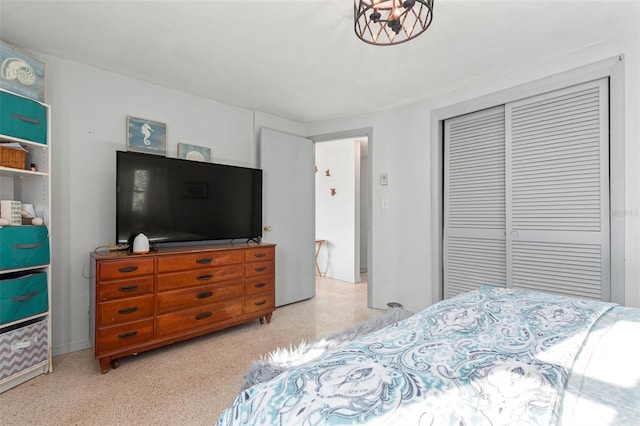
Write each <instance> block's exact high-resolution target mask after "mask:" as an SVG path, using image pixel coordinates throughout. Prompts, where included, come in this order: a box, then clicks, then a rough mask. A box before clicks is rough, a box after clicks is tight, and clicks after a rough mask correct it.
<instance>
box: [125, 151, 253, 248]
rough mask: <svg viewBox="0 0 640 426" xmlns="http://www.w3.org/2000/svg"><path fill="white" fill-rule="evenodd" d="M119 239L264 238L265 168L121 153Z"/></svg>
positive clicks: (181, 240)
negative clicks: (141, 235)
mask: <svg viewBox="0 0 640 426" xmlns="http://www.w3.org/2000/svg"><path fill="white" fill-rule="evenodd" d="M116 164H117V166H116V241H117V242H118V244H122V243H126V242H127V241H128V240H129V238H130V237H131V236H132V235H134V234H137V233H140V232H142V233H144V234H145V235H146V236H147V237H148V238H149V241H150V242H152V243H155V244H159V243H180V242H196V241H219V240H236V239H246V240H251V239H253V240H255V241H260V238H261V236H262V170H260V169H254V168H248V167H238V166H230V165H224V164H214V163H205V162H198V161H189V160H182V159H177V158H167V157H162V156H158V155H153V154H141V153H136V152H122V151H118V152H117V159H116Z"/></svg>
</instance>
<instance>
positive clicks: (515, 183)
mask: <svg viewBox="0 0 640 426" xmlns="http://www.w3.org/2000/svg"><path fill="white" fill-rule="evenodd" d="M608 98H609V95H608V81H607V80H606V79H602V80H597V81H593V82H589V83H584V84H581V85H576V86H573V87H569V88H566V89H562V90H557V91H554V92H550V93H546V94H543V95H538V96H534V97H530V98H527V99H523V100H520V101H516V102H511V103H507V104H505V105H504V107H503V106H500V107H496V108H491V109H487V110H484V111H480V112H476V113H472V114H467V115H465V116H461V117H456V118H453V119H450V120H447V121H446V122H445V162H444V165H445V187H444V190H445V193H444V209H445V210H444V220H445V221H444V232H443V236H444V259H443V260H444V277H445V284H444V290H445V297H452V296H454V295H455V294H458V293H461V292H464V291H469V290H473V289H474V288H477V287H479V286H480V285H482V284H492V285H499V286H503V287H504V286H506V287H508V288H526V289H532V290H541V291H548V292H553V293H560V294H565V295H573V296H578V297H588V298H593V299H600V300H609V299H610V297H611V296H610V284H611V282H610V243H609V238H610V234H609V232H610V231H609V227H610V226H609V215H608V214H607V212H608V206H609V138H608V130H609V122H608V117H609V116H608V113H609V107H608Z"/></svg>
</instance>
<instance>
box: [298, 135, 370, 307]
mask: <svg viewBox="0 0 640 426" xmlns="http://www.w3.org/2000/svg"><path fill="white" fill-rule="evenodd" d="M365 137H366V138H367V201H366V202H367V307H369V308H371V307H373V282H374V279H375V278H374V273H375V272H374V270H375V268H374V263H373V167H372V164H373V127H365V128H361V129H352V130H342V131H338V132H334V133H325V134H320V135H314V136H307V139H311V141H312V142H313V143H314V144H315V143H317V142H326V141H332V140H338V139H355V138H365Z"/></svg>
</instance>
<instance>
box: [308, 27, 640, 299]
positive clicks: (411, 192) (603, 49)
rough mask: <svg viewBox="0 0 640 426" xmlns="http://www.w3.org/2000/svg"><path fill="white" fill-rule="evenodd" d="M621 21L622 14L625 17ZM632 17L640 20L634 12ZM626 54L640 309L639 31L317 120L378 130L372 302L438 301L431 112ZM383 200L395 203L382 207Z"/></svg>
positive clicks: (629, 232)
mask: <svg viewBox="0 0 640 426" xmlns="http://www.w3.org/2000/svg"><path fill="white" fill-rule="evenodd" d="M621 18H622V17H621ZM627 19H637V18H636V17H628V18H627ZM618 54H625V57H626V59H625V86H626V88H625V89H626V90H625V92H626V94H627V96H626V99H625V171H626V177H625V210H624V212H617V214H623V215H624V217H625V234H626V239H625V258H626V263H625V303H626V304H627V305H631V306H640V169H639V168H638V167H637V164H639V163H640V143H639V140H640V134H639V131H638V123H639V121H640V120H638V117H640V111H639V106H638V100H639V95H638V94H639V93H640V65H639V60H640V43H639V41H638V34H637V33H621V34H617V35H616V34H615V29H612V37H611V38H610V39H608V40H604V41H603V42H602V43H600V44H597V45H592V46H586V47H584V48H581V49H577V50H574V51H571V52H562V54H560V53H558V54H556V52H553V46H550V47H549V55H548V59H547V60H544V61H536V62H531V63H526V64H512V68H511V69H510V71H509V72H504V70H502V71H501V72H496V73H495V74H494V75H487V76H485V78H484V79H482V80H478V81H475V82H474V84H473V85H471V86H468V87H467V86H463V87H460V89H459V90H457V91H455V92H452V93H449V94H447V95H444V96H441V97H438V98H436V99H430V100H425V101H423V102H419V103H415V104H413V105H410V106H407V107H404V108H397V109H393V110H389V111H384V112H380V113H376V114H371V115H366V116H360V117H354V118H346V119H342V120H333V121H328V122H321V123H314V124H312V125H310V126H309V127H308V129H307V132H308V134H309V135H315V134H326V133H335V132H340V131H345V130H349V129H357V128H364V127H372V128H373V136H372V141H370V143H371V142H372V143H373V146H374V147H375V149H374V150H373V155H372V156H371V157H370V158H369V167H371V168H372V174H371V175H372V176H374V177H375V176H379V174H380V173H381V172H388V173H389V176H390V184H389V185H388V186H386V187H381V186H379V185H372V188H373V194H372V195H373V211H372V220H373V223H372V227H373V242H372V244H373V264H374V267H375V279H374V280H372V288H371V292H372V301H373V305H374V307H378V308H383V307H384V306H385V304H386V303H387V302H388V301H390V300H393V301H398V302H400V303H402V304H404V305H405V306H407V307H410V308H413V309H419V308H423V307H426V306H429V305H431V304H432V303H434V302H436V301H437V300H435V299H434V296H433V295H434V292H433V285H434V284H433V283H432V282H431V276H432V274H431V271H432V268H438V267H440V265H433V264H431V257H432V256H431V254H432V253H431V237H432V236H431V230H430V226H431V219H432V217H431V170H430V165H431V145H430V144H431V143H434V141H432V140H431V123H430V118H431V113H432V111H434V110H436V109H439V108H443V107H446V106H449V105H452V104H456V103H459V102H462V101H465V100H470V99H474V98H477V97H480V96H483V95H486V94H490V93H494V92H497V91H500V90H504V89H507V88H510V87H514V86H517V85H520V84H524V83H528V82H531V81H534V80H537V79H540V78H544V77H548V76H552V75H554V74H557V73H560V72H564V71H566V70H569V69H573V68H578V67H581V66H584V65H588V64H591V63H594V62H598V61H600V60H603V59H606V58H609V57H613V56H616V55H618ZM382 198H388V199H389V203H390V205H389V208H388V209H382V208H381V205H380V202H381V199H382Z"/></svg>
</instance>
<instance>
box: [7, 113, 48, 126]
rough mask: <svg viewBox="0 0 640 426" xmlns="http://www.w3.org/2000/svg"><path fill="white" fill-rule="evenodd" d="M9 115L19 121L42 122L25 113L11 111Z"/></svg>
mask: <svg viewBox="0 0 640 426" xmlns="http://www.w3.org/2000/svg"><path fill="white" fill-rule="evenodd" d="M11 116H12V117H13V118H15V119H17V120H20V121H26V122H27V123H31V124H42V121H40V120H38V119H37V118H33V117H28V116H26V115H22V114H17V113H15V112H14V113H13V114H11Z"/></svg>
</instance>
